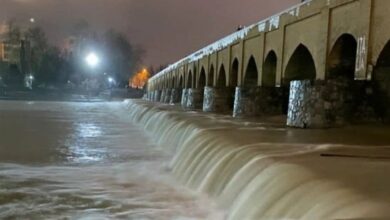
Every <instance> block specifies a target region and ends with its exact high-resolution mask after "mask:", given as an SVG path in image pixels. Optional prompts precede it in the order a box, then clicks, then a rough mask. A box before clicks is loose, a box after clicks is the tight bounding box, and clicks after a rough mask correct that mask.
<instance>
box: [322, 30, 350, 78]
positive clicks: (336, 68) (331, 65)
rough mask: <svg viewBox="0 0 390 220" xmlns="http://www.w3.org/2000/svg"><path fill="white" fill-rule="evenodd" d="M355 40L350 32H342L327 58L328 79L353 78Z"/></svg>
mask: <svg viewBox="0 0 390 220" xmlns="http://www.w3.org/2000/svg"><path fill="white" fill-rule="evenodd" d="M356 53H357V41H356V39H355V37H354V36H353V35H351V34H342V35H341V36H340V37H339V38H338V39H337V40H336V42H335V44H334V45H333V48H332V50H331V51H330V53H329V55H328V60H327V67H326V69H327V75H326V77H327V78H328V79H336V78H344V79H348V80H353V79H354V78H355V67H356Z"/></svg>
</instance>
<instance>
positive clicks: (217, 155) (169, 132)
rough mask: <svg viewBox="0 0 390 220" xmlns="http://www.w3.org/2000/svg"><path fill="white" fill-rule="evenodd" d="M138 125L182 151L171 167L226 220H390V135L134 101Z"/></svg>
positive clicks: (379, 129) (374, 129) (373, 128)
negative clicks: (294, 125)
mask: <svg viewBox="0 0 390 220" xmlns="http://www.w3.org/2000/svg"><path fill="white" fill-rule="evenodd" d="M128 107H129V109H131V110H130V112H131V118H132V119H133V120H134V121H136V122H138V123H139V124H141V125H143V126H144V127H145V129H146V130H147V131H149V132H150V133H152V134H154V135H155V136H156V138H157V140H158V142H159V144H160V145H161V146H165V149H172V150H174V151H175V152H176V154H175V157H174V158H173V160H172V162H171V164H170V168H171V169H172V172H173V174H174V175H175V177H176V178H177V179H178V180H179V181H180V182H181V183H182V184H183V185H185V186H187V187H189V188H191V189H193V190H197V191H199V192H202V193H207V194H208V195H210V196H211V197H212V198H213V199H214V200H215V201H217V202H218V205H219V207H220V208H223V209H224V210H226V211H227V219H232V220H252V219H253V220H255V219H265V220H269V219H272V220H274V219H307V220H313V219H390V209H389V207H390V187H389V186H390V176H389V174H390V147H389V143H390V137H389V134H390V128H389V127H386V126H380V125H366V126H358V127H357V126H352V127H346V128H339V129H330V130H299V129H288V128H285V127H284V126H283V125H282V124H280V123H277V122H278V121H279V119H278V118H271V119H269V120H267V121H254V120H252V121H243V120H233V119H231V118H230V117H229V116H221V115H211V114H202V113H195V112H192V113H184V112H181V111H178V110H177V109H176V108H175V107H170V106H165V105H161V106H156V105H152V104H148V103H145V102H142V101H130V102H128Z"/></svg>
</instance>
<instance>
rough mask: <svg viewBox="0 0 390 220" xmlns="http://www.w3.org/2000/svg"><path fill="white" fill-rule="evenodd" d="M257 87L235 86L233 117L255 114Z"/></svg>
mask: <svg viewBox="0 0 390 220" xmlns="http://www.w3.org/2000/svg"><path fill="white" fill-rule="evenodd" d="M258 93H259V87H250V88H248V87H247V88H245V87H236V92H235V96H234V110H233V117H243V116H255V115H256V114H257V111H256V100H257V97H258Z"/></svg>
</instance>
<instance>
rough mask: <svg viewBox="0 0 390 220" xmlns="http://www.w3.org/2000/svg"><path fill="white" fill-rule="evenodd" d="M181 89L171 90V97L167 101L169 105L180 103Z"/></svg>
mask: <svg viewBox="0 0 390 220" xmlns="http://www.w3.org/2000/svg"><path fill="white" fill-rule="evenodd" d="M181 91H182V90H181V89H172V90H171V97H170V99H169V104H171V105H174V104H176V103H180V99H181V98H182V97H181Z"/></svg>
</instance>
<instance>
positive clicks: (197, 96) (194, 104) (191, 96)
mask: <svg viewBox="0 0 390 220" xmlns="http://www.w3.org/2000/svg"><path fill="white" fill-rule="evenodd" d="M203 92H204V91H203V89H188V94H187V103H186V106H185V109H187V110H195V109H202V108H203Z"/></svg>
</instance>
